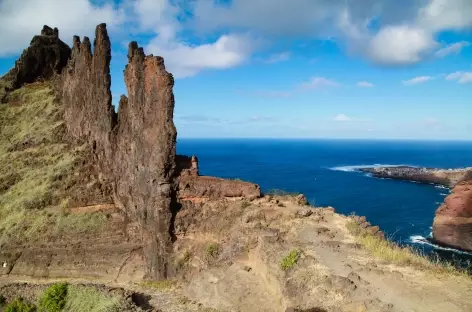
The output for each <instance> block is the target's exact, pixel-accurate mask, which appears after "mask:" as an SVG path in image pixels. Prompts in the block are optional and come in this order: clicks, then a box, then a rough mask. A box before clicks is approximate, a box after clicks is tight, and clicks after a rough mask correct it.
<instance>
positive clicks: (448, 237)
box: [433, 180, 472, 251]
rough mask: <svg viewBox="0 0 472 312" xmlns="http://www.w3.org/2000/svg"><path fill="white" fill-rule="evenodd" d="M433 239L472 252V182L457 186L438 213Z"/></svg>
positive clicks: (434, 223) (435, 219)
mask: <svg viewBox="0 0 472 312" xmlns="http://www.w3.org/2000/svg"><path fill="white" fill-rule="evenodd" d="M433 239H434V240H435V241H436V242H438V243H439V244H442V245H446V246H451V247H454V248H459V249H462V250H468V251H472V180H468V181H463V182H460V183H459V184H457V185H456V186H455V187H454V188H453V190H452V193H451V194H450V195H449V196H448V197H446V199H445V201H444V204H443V205H442V206H441V207H439V209H438V210H437V211H436V215H435V218H434V222H433Z"/></svg>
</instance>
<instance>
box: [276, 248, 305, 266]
mask: <svg viewBox="0 0 472 312" xmlns="http://www.w3.org/2000/svg"><path fill="white" fill-rule="evenodd" d="M300 255H301V251H300V250H299V249H293V250H292V251H290V253H289V254H288V255H287V256H285V257H284V258H283V259H282V261H281V262H280V268H281V269H282V270H284V271H287V270H290V269H291V268H293V266H294V265H295V264H297V262H298V260H299V259H300Z"/></svg>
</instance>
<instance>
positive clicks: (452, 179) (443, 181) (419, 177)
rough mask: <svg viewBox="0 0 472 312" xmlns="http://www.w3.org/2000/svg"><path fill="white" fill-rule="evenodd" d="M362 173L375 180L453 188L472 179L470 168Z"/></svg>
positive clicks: (381, 169)
mask: <svg viewBox="0 0 472 312" xmlns="http://www.w3.org/2000/svg"><path fill="white" fill-rule="evenodd" d="M359 170H360V171H362V172H366V173H369V174H372V175H373V176H374V177H376V178H387V179H395V180H405V181H414V182H420V183H433V184H440V185H444V186H447V187H453V186H454V185H456V184H457V183H458V182H460V181H463V180H466V179H469V178H470V177H472V168H464V169H437V168H418V167H409V166H396V167H375V168H361V169H359Z"/></svg>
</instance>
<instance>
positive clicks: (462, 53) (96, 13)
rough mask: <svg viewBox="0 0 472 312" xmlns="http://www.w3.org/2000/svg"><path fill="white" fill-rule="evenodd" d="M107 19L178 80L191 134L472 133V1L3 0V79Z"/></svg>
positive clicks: (120, 48)
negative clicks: (52, 41)
mask: <svg viewBox="0 0 472 312" xmlns="http://www.w3.org/2000/svg"><path fill="white" fill-rule="evenodd" d="M101 22H106V23H107V25H108V29H109V34H110V37H111V40H112V49H113V51H112V68H111V71H112V93H113V97H114V99H113V101H114V102H115V103H116V102H117V101H118V99H119V96H120V94H126V88H125V85H124V82H123V69H124V66H125V65H126V62H127V60H126V51H127V44H128V42H129V41H131V40H135V41H138V43H139V44H140V45H141V46H143V47H144V49H145V52H146V53H153V54H154V55H162V56H164V58H165V61H166V66H167V69H168V70H169V71H170V72H172V73H173V74H174V76H175V77H176V84H175V89H174V93H175V98H176V108H175V123H176V126H177V130H178V135H179V137H272V138H275V137H283V138H320V137H321V138H379V139H382V138H399V139H403V138H409V139H460V140H464V139H466V140H471V139H472V45H471V44H472V1H470V0H383V1H379V0H365V1H362V2H359V1H356V0H339V1H336V0H290V1H289V0H218V1H216V0H123V1H111V0H110V1H109V0H98V1H88V0H68V1H59V0H25V1H16V0H0V23H2V33H1V34H0V73H5V72H6V71H7V70H8V69H9V68H11V67H12V66H13V65H14V61H15V60H16V59H17V57H18V55H19V54H20V53H21V51H22V49H23V48H25V47H27V45H28V43H29V41H30V39H31V38H32V36H33V35H35V34H37V33H39V31H40V29H41V27H42V25H43V24H48V25H49V26H51V27H58V28H59V30H60V37H61V39H62V40H63V41H65V42H66V43H68V44H70V43H71V41H72V35H74V34H77V35H80V36H83V35H88V36H90V37H91V38H92V37H93V32H94V29H95V26H96V25H97V24H99V23H101Z"/></svg>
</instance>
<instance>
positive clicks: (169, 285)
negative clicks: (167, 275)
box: [140, 279, 178, 291]
mask: <svg viewBox="0 0 472 312" xmlns="http://www.w3.org/2000/svg"><path fill="white" fill-rule="evenodd" d="M140 285H141V286H142V287H144V288H148V289H154V290H159V291H165V290H171V289H174V288H176V287H177V285H178V284H177V281H175V280H168V279H165V280H160V281H143V282H141V283H140Z"/></svg>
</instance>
